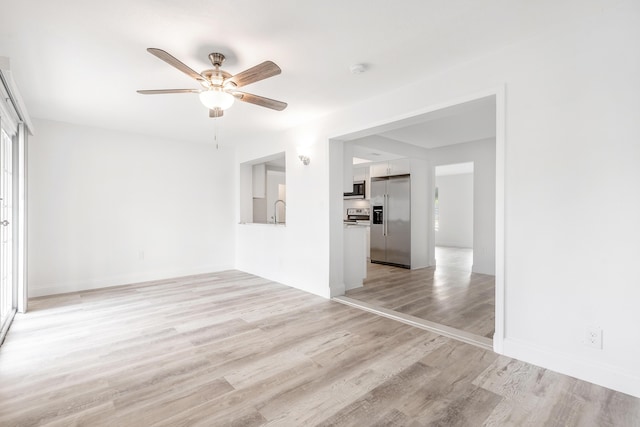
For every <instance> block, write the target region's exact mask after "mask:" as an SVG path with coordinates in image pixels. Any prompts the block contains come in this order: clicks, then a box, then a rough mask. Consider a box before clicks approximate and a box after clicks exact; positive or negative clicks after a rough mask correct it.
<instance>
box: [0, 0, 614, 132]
mask: <svg viewBox="0 0 640 427" xmlns="http://www.w3.org/2000/svg"><path fill="white" fill-rule="evenodd" d="M604 4H606V1H605V0H590V1H579V0H564V1H557V0H542V1H535V2H532V1H529V0H512V1H505V0H484V1H482V2H479V1H476V0H458V1H447V2H443V1H435V0H431V1H428V0H404V1H402V2H398V3H390V2H388V1H381V0H350V1H344V0H340V1H338V0H323V1H319V0H316V1H304V2H302V1H299V0H279V1H268V2H267V1H260V0H246V1H232V0H225V1H221V0H209V1H202V0H182V1H179V2H178V1H169V0H136V1H129V0H110V1H103V2H98V1H87V0H60V1H55V2H54V1H42V0H20V1H16V0H0V10H2V13H1V14H0V56H6V57H9V58H10V59H11V68H12V71H13V74H14V78H15V80H16V82H17V84H18V87H19V89H20V91H21V93H22V96H23V98H24V100H25V103H26V105H27V108H28V110H29V112H30V114H31V116H32V117H35V118H42V119H50V120H58V121H64V122H70V123H77V124H83V125H89V126H97V127H102V128H113V129H120V130H125V131H130V132H136V133H142V134H148V135H157V136H163V137H169V138H176V139H180V140H191V141H203V142H205V141H211V140H212V138H213V132H214V128H215V127H216V126H217V127H218V132H219V135H220V138H221V140H224V139H225V138H227V139H228V140H234V139H236V138H240V137H245V136H248V135H257V134H260V133H263V132H269V131H272V130H278V129H284V128H288V127H291V126H294V125H296V124H299V123H302V122H304V121H306V120H309V119H313V118H315V117H318V116H321V115H324V114H327V113H329V112H331V111H334V110H337V109H340V108H344V107H345V106H347V105H350V104H353V103H356V102H359V101H361V100H363V99H366V98H368V97H370V96H371V95H372V94H374V93H377V92H380V91H381V90H382V91H384V90H392V89H394V88H395V87H398V86H401V85H404V84H408V83H409V82H412V81H416V80H418V79H420V78H422V77H423V76H425V75H428V74H431V73H436V72H442V71H443V70H446V69H447V68H449V67H452V66H454V65H455V64H457V63H460V62H463V61H469V60H472V59H473V58H476V57H480V56H483V55H486V54H488V53H490V52H492V51H495V50H498V49H500V48H502V47H504V46H506V45H508V44H512V43H516V42H518V41H519V40H523V39H526V38H528V37H532V36H533V35H534V34H536V33H537V32H540V31H542V30H546V29H549V28H551V27H554V26H561V25H563V23H564V22H565V20H567V19H570V18H571V16H572V15H573V14H575V13H576V10H579V11H580V13H581V14H584V13H597V11H598V10H599V8H600V7H603V5H604ZM148 47H157V48H161V49H164V50H166V51H168V52H169V53H171V54H172V55H174V56H175V57H177V58H178V59H180V60H182V61H183V62H185V63H186V64H187V65H189V66H191V67H192V68H194V69H196V70H197V71H200V70H203V69H206V68H210V64H209V62H208V60H207V54H208V53H210V52H214V51H217V52H222V53H224V54H225V55H226V56H227V58H228V60H227V62H226V63H225V66H224V67H223V68H224V69H225V70H227V71H229V72H231V73H232V74H236V73H238V72H240V71H242V70H244V69H246V68H249V67H251V66H253V65H256V64H258V63H260V62H262V61H264V60H273V61H274V62H276V63H277V64H278V65H279V66H280V67H281V68H282V70H283V72H282V74H281V75H280V76H276V77H273V78H270V79H268V80H265V81H262V82H258V83H255V84H253V85H251V86H248V87H245V88H244V89H246V91H248V92H251V93H255V94H258V95H262V96H266V97H270V98H274V99H278V100H282V101H285V102H288V103H289V107H288V108H287V109H286V110H285V111H283V112H276V111H272V110H268V109H265V108H260V107H257V106H254V105H251V104H245V103H241V102H238V103H236V105H234V106H233V107H231V109H230V110H228V111H227V112H226V114H225V117H224V118H222V119H219V120H215V119H210V118H208V115H207V110H206V109H205V108H204V107H203V106H202V105H201V104H200V103H199V100H198V98H197V95H195V94H178V95H158V96H143V95H139V94H137V93H136V92H135V91H136V89H162V88H198V85H197V83H196V82H195V81H192V80H191V79H189V78H188V77H187V76H185V75H183V74H182V73H180V72H179V71H177V70H175V69H173V68H171V67H169V66H168V65H167V64H165V63H164V62H162V61H160V60H158V59H157V58H155V57H153V56H152V55H150V54H149V53H147V52H146V51H145V49H146V48H148ZM354 63H364V64H367V67H368V71H367V72H365V73H364V74H360V75H352V74H351V73H350V72H349V67H350V66H351V65H352V64H354ZM427 103H428V100H425V104H427ZM442 126H443V127H446V126H450V124H449V125H448V124H447V123H446V121H445V122H443V123H442ZM36 130H37V129H36ZM431 132H432V133H433V136H434V138H435V137H437V136H438V134H439V133H441V132H442V129H441V128H432V129H431ZM409 133H412V132H410V130H408V129H405V130H403V131H397V132H395V133H393V137H395V138H399V139H400V138H403V139H406V138H411V136H407V134H409Z"/></svg>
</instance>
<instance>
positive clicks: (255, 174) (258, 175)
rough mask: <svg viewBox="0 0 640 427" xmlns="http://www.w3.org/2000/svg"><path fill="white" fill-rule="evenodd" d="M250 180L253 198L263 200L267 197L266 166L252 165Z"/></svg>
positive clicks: (263, 164) (261, 164)
mask: <svg viewBox="0 0 640 427" xmlns="http://www.w3.org/2000/svg"><path fill="white" fill-rule="evenodd" d="M252 180H253V181H252V182H253V191H252V196H253V198H254V199H263V198H265V197H267V165H266V164H265V163H260V164H257V165H253V170H252Z"/></svg>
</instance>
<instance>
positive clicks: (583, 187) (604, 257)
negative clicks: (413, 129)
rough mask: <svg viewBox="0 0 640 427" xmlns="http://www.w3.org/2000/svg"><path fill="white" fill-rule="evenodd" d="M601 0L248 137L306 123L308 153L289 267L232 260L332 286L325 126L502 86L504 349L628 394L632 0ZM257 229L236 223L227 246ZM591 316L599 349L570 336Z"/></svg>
mask: <svg viewBox="0 0 640 427" xmlns="http://www.w3.org/2000/svg"><path fill="white" fill-rule="evenodd" d="M602 5H603V6H602V8H601V13H600V14H599V15H598V16H588V17H585V16H582V15H581V9H579V8H577V9H576V13H575V15H574V17H573V21H572V22H566V23H565V27H564V28H562V29H561V30H557V31H556V30H554V31H552V32H546V33H545V32H544V31H543V32H541V33H540V34H539V35H538V36H536V37H532V38H531V39H529V40H527V41H526V42H523V43H519V44H517V45H514V46H511V47H508V48H505V49H502V50H500V51H497V52H494V53H493V54H492V55H490V56H486V57H481V58H471V59H469V60H468V61H467V62H465V63H464V64H462V65H460V66H459V67H455V68H451V69H449V70H447V72H446V73H441V74H437V75H434V76H426V77H425V79H424V80H423V81H420V82H416V83H413V84H408V85H407V86H404V87H401V88H399V89H397V90H395V91H393V92H391V93H387V94H383V95H380V96H377V97H372V98H371V99H368V100H366V101H365V102H362V103H359V104H357V105H354V106H352V107H351V108H348V109H344V110H341V111H337V112H336V113H335V114H332V115H330V116H327V117H324V118H323V119H322V120H319V121H316V122H313V123H309V124H307V125H304V126H301V127H299V128H298V129H295V130H292V131H289V132H285V133H282V134H280V135H270V136H269V138H265V140H268V141H265V143H266V145H267V146H266V147H265V146H259V144H258V143H257V141H249V143H250V145H251V147H250V148H248V149H247V151H244V150H240V157H241V158H248V157H251V155H252V152H253V153H254V154H258V155H259V153H260V152H263V151H264V150H267V149H268V150H273V152H275V151H276V149H277V148H278V146H279V145H286V146H287V150H289V151H293V150H294V147H295V144H296V142H297V141H299V140H300V139H298V138H299V137H302V136H305V135H308V134H312V135H314V137H315V138H316V144H315V146H314V149H315V152H316V153H315V155H314V156H312V160H311V165H310V166H309V167H307V168H305V169H303V167H302V166H301V164H294V163H288V164H287V171H288V172H289V170H290V167H291V170H292V171H293V173H292V176H291V179H289V174H288V176H287V186H288V189H287V192H288V194H287V200H289V202H288V210H289V212H288V220H289V221H288V224H287V227H286V228H287V232H286V236H287V238H288V239H287V241H286V243H285V244H286V245H287V248H283V249H282V251H283V252H282V254H280V255H277V256H282V257H283V260H286V263H283V265H282V266H283V267H284V268H285V269H287V271H286V272H285V271H283V270H280V267H281V266H280V265H278V264H273V263H268V264H269V267H264V268H263V269H259V268H257V266H258V265H263V264H260V263H261V262H262V260H260V259H258V258H256V257H254V258H252V259H248V258H242V255H240V261H241V262H239V263H238V266H239V267H241V268H247V269H251V270H253V271H265V272H268V273H269V274H270V275H271V276H272V277H281V278H282V279H283V280H284V283H286V284H289V285H292V286H296V287H300V288H302V289H307V290H310V291H311V292H314V293H318V294H324V295H326V294H328V293H331V292H337V291H339V287H340V278H341V276H340V275H341V274H342V273H341V272H340V270H341V265H340V268H339V267H338V265H339V259H338V254H340V253H341V251H342V249H340V247H341V246H342V239H341V237H342V236H341V231H340V229H339V228H338V227H342V224H341V222H342V194H341V189H342V184H343V179H342V169H343V164H342V152H341V148H340V149H338V148H336V149H335V150H334V149H333V148H331V147H330V146H329V138H330V137H335V136H340V135H345V134H349V133H353V132H356V131H359V130H362V129H368V128H371V127H373V126H376V125H380V124H382V123H388V122H393V121H396V120H398V119H402V118H406V117H410V116H413V115H417V114H420V113H424V112H426V111H429V110H433V109H435V108H437V107H438V106H439V105H450V104H451V102H452V101H455V100H456V99H461V100H462V99H464V100H467V99H469V97H470V96H471V95H473V94H476V93H477V94H480V93H482V94H486V93H487V90H488V89H490V88H495V87H501V86H504V88H505V93H506V103H505V109H506V110H505V116H504V117H505V133H506V146H505V165H504V166H505V176H504V185H505V204H506V205H505V211H504V215H505V227H506V229H505V242H504V248H505V251H506V255H505V271H504V280H505V282H504V283H505V287H506V289H505V291H506V292H505V309H506V311H505V313H504V314H505V323H506V327H505V330H504V337H500V338H504V340H503V351H504V353H506V354H507V355H510V356H515V357H517V358H520V359H523V360H526V361H529V362H532V363H535V364H537V365H540V366H544V367H547V368H550V369H554V370H557V371H560V372H564V373H567V374H569V375H572V376H575V377H578V378H582V379H586V380H588V381H592V382H595V383H599V384H602V385H605V386H608V387H611V388H614V389H618V390H622V391H625V392H627V393H630V394H633V395H635V396H640V365H639V364H638V363H637V360H639V359H640V335H639V333H638V331H637V328H636V327H635V325H638V324H640V310H637V302H638V301H640V287H639V286H637V283H638V273H637V271H636V269H635V265H636V258H637V255H638V251H637V242H639V241H640V221H638V220H637V218H640V192H639V191H637V190H638V189H637V183H638V182H640V168H639V167H638V164H640V144H638V141H640V121H639V120H638V117H640V97H638V93H640V79H638V75H640V51H639V50H638V49H634V44H633V41H634V40H639V39H640V3H638V2H637V1H632V0H627V1H619V2H610V3H604V2H603V3H602ZM380 105H384V106H385V108H379V106H380ZM499 105H501V104H499ZM256 157H258V156H256ZM287 158H288V159H289V158H291V156H287ZM329 158H331V164H329ZM297 163H299V162H297ZM293 168H295V169H293ZM499 182H502V180H500V181H499ZM310 186H311V187H310ZM309 188H313V190H314V191H309ZM329 189H331V192H329ZM303 210H306V211H310V213H309V215H308V216H305V215H304V212H303ZM613 213H615V216H614V215H613ZM500 215H502V213H500ZM303 218H304V219H303ZM290 223H291V229H290V228H289V224H290ZM294 224H295V225H294ZM303 224H305V225H303ZM329 225H330V226H329ZM289 230H291V232H290V231H289ZM294 231H295V232H294ZM256 234H257V233H256ZM259 237H260V236H258V235H248V234H244V235H241V236H239V238H238V248H239V253H241V252H242V251H243V250H244V249H245V248H248V249H249V250H250V245H251V244H252V243H255V242H257V241H258V239H259ZM476 240H477V239H476V238H475V237H474V241H476ZM476 243H477V241H476ZM268 246H269V245H265V247H266V248H268ZM266 248H265V249H266ZM329 249H330V252H329ZM256 256H257V255H256ZM277 256H276V255H273V256H271V255H268V257H269V258H270V259H269V261H273V258H277ZM302 266H304V267H306V268H304V269H303V268H302ZM288 267H290V269H289V268H288ZM329 278H330V279H329ZM327 282H329V283H327ZM329 286H330V291H329V290H328V288H329ZM593 324H597V325H599V326H600V327H602V328H603V331H604V348H603V349H602V350H595V349H592V348H589V347H586V346H585V345H584V344H583V342H582V340H583V335H584V331H585V327H586V326H587V325H593Z"/></svg>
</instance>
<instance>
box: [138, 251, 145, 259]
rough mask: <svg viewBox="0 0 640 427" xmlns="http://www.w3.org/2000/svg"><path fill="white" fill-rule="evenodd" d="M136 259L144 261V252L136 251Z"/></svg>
mask: <svg viewBox="0 0 640 427" xmlns="http://www.w3.org/2000/svg"><path fill="white" fill-rule="evenodd" d="M138 259H139V260H140V261H143V260H144V251H142V250H140V251H138Z"/></svg>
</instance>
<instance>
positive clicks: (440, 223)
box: [433, 162, 474, 273]
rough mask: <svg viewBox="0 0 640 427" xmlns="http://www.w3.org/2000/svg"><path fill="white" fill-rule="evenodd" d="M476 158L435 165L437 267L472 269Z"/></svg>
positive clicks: (434, 228)
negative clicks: (473, 160) (470, 160)
mask: <svg viewBox="0 0 640 427" xmlns="http://www.w3.org/2000/svg"><path fill="white" fill-rule="evenodd" d="M473 180H474V174H473V162H466V163H454V164H449V165H439V166H436V167H435V183H434V186H435V189H434V193H435V198H434V203H433V216H434V221H433V223H434V224H433V231H434V233H435V248H434V252H435V259H436V267H444V268H453V269H456V270H460V271H466V272H469V273H470V272H471V271H472V269H473V205H474V197H473Z"/></svg>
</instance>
